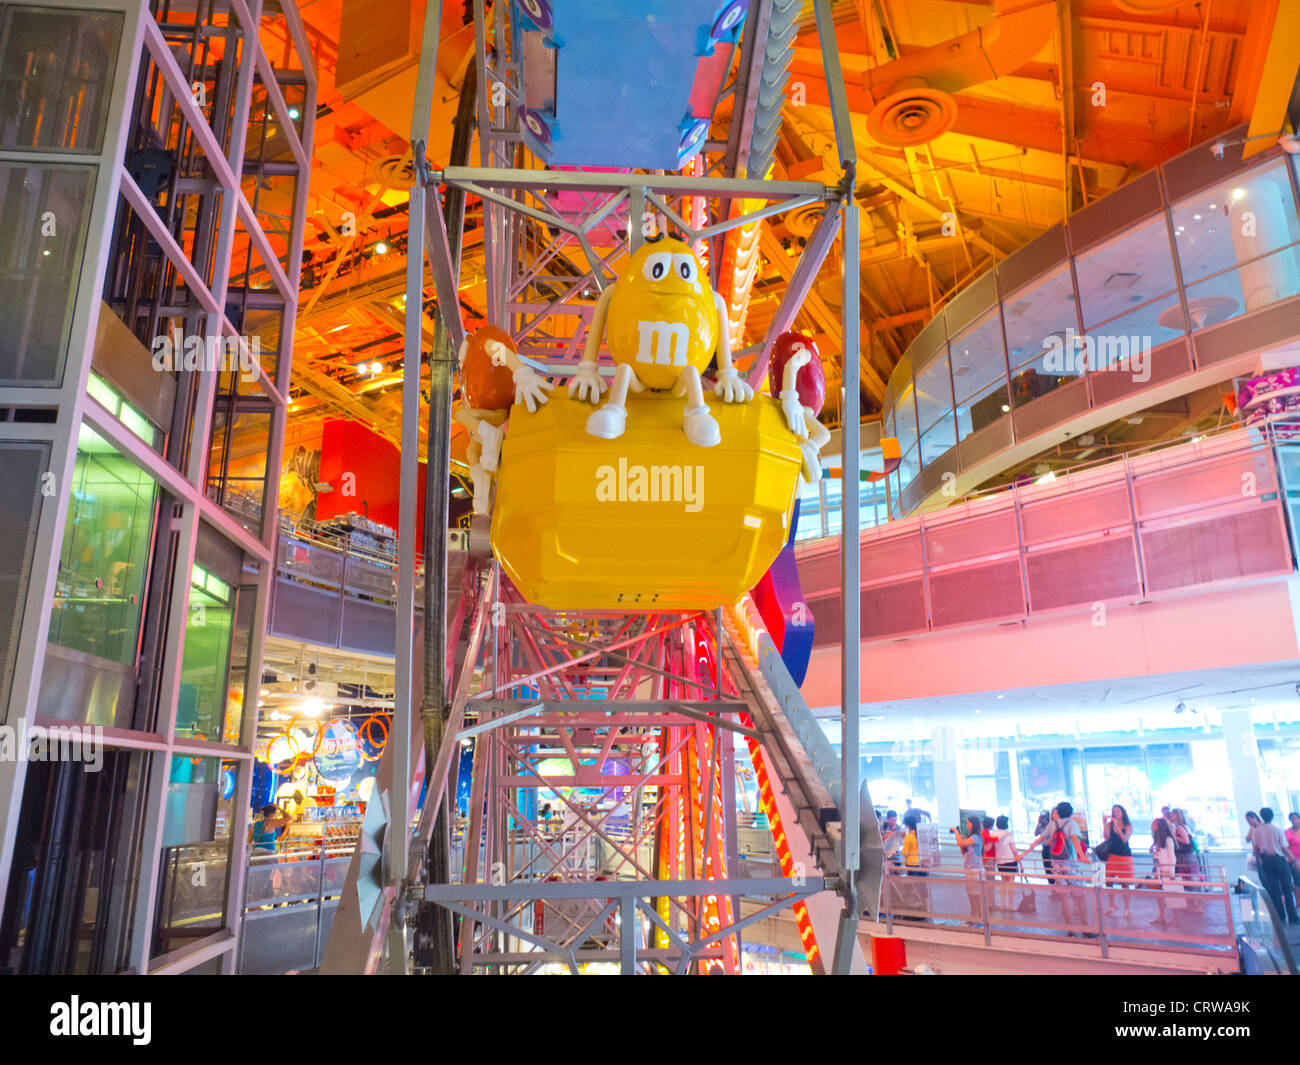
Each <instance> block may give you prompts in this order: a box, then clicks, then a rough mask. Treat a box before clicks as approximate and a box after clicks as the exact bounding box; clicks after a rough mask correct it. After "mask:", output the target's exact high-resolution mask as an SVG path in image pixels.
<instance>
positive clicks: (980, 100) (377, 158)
mask: <svg viewBox="0 0 1300 1065" xmlns="http://www.w3.org/2000/svg"><path fill="white" fill-rule="evenodd" d="M465 6H466V7H468V6H469V5H465ZM1029 6H1034V5H1026V4H1023V3H1019V4H1017V3H1002V4H994V3H988V2H983V0H839V2H838V3H833V5H832V7H833V11H834V15H835V20H836V28H837V37H838V42H839V49H840V55H841V61H842V63H843V66H844V74H845V80H846V82H847V85H848V98H849V104H850V109H851V111H852V113H853V117H854V127H855V129H854V132H855V137H856V142H857V152H858V202H859V203H860V204H861V205H862V207H863V209H864V215H863V223H862V244H861V248H860V260H861V267H862V283H861V290H860V299H861V314H862V324H863V335H862V353H863V354H862V365H861V371H862V389H863V399H864V403H865V409H867V410H872V409H878V406H879V401H880V397H881V395H882V394H883V390H884V382H885V380H886V379H887V378H888V376H889V373H890V371H891V369H892V367H893V366H894V364H895V363H896V361H897V360H898V357H899V355H900V354H901V353H902V352H903V350H904V349H905V348H906V347H907V344H908V342H909V341H910V340H911V338H912V337H913V336H915V335H916V333H917V332H918V331H919V330H920V329H921V327H922V326H923V325H924V324H925V323H926V322H927V321H928V320H929V318H930V317H931V315H932V314H933V312H934V310H935V309H936V308H938V307H940V306H942V305H943V304H944V303H945V302H946V301H947V300H948V299H950V298H951V297H952V295H953V294H954V293H955V292H957V291H958V290H960V288H961V287H962V286H963V285H964V284H966V283H967V282H968V281H969V280H970V279H971V278H973V277H975V276H977V275H978V274H979V273H981V272H983V271H984V270H985V269H987V268H988V266H989V265H991V264H992V263H994V262H995V261H998V260H1000V259H1002V258H1004V257H1005V256H1006V255H1007V254H1008V253H1010V252H1012V251H1014V250H1015V249H1017V248H1019V247H1020V246H1022V245H1023V244H1025V243H1026V242H1028V241H1029V240H1031V239H1032V238H1033V237H1035V236H1036V235H1038V234H1039V233H1041V232H1042V231H1043V230H1045V229H1047V228H1049V227H1050V226H1052V225H1055V224H1056V223H1058V222H1060V221H1061V220H1062V218H1063V217H1065V216H1066V215H1068V214H1069V213H1071V212H1073V211H1075V210H1078V209H1079V208H1081V207H1083V206H1085V205H1086V204H1088V203H1091V202H1093V201H1095V200H1096V199H1098V198H1099V197H1101V196H1104V195H1106V194H1107V193H1108V192H1110V191H1112V190H1114V189H1115V188H1118V187H1119V186H1120V185H1122V184H1124V183H1125V182H1127V181H1129V180H1131V179H1132V178H1133V177H1135V176H1136V175H1138V174H1141V173H1143V172H1145V171H1147V170H1149V169H1150V168H1152V167H1153V166H1155V165H1157V164H1158V163H1160V162H1162V161H1164V160H1166V159H1169V158H1171V157H1172V156H1174V155H1176V154H1178V153H1179V152H1181V151H1184V150H1185V149H1187V148H1188V147H1189V146H1191V145H1193V144H1196V143H1199V142H1201V141H1203V140H1205V139H1206V138H1209V137H1213V136H1214V135H1216V134H1218V133H1220V132H1222V131H1223V130H1226V129H1228V128H1230V127H1232V126H1234V125H1236V124H1238V123H1240V122H1242V121H1245V120H1246V119H1247V118H1248V117H1249V116H1250V113H1251V110H1252V107H1253V105H1254V98H1255V95H1256V92H1257V90H1258V86H1259V81H1260V71H1261V68H1262V65H1263V61H1264V56H1265V53H1266V50H1267V47H1268V43H1269V39H1270V36H1271V34H1272V33H1273V27H1274V22H1275V18H1276V14H1277V7H1278V3H1277V0H1214V2H1212V3H1211V2H1208V0H1207V2H1205V3H1201V4H1194V3H1183V4H1177V5H1173V6H1171V5H1169V4H1168V3H1167V0H1166V2H1162V0H1123V2H1121V0H1066V2H1065V3H1063V4H1060V5H1055V4H1050V3H1049V4H1047V5H1045V7H1046V8H1048V9H1049V10H1050V11H1051V25H1050V26H1047V27H1046V30H1045V37H1044V43H1043V44H1042V46H1041V47H1039V48H1037V49H1036V50H1031V51H1030V53H1029V54H1026V55H1023V56H1021V55H1018V54H1014V53H1009V58H1007V59H1006V60H1005V62H1006V63H1008V64H1010V65H1009V66H1008V69H1006V70H1005V71H1002V72H999V74H998V76H997V77H996V78H990V79H989V80H983V81H978V80H977V81H976V83H974V84H970V85H967V86H966V87H964V88H961V89H959V90H958V91H955V92H953V93H952V98H953V100H954V101H955V103H956V115H955V119H954V121H953V122H952V125H951V127H950V128H949V129H948V130H947V132H944V133H942V134H940V135H939V136H938V137H937V138H935V139H933V140H931V141H929V142H928V143H925V144H921V145H918V146H916V147H907V148H898V147H888V146H886V145H883V144H881V143H879V142H878V141H877V140H875V139H873V137H872V136H871V135H870V134H869V132H868V124H867V115H868V113H869V112H870V111H871V109H872V106H873V100H872V97H871V95H870V90H871V85H872V81H873V78H878V77H879V76H880V71H881V70H882V69H883V68H884V67H885V64H887V63H891V62H898V61H906V60H907V59H908V57H909V56H916V55H917V53H919V52H921V51H922V50H923V49H926V48H928V47H930V46H933V45H936V44H941V43H942V42H945V41H950V40H952V39H954V38H958V37H960V36H961V35H962V34H965V33H968V32H970V31H972V30H974V29H976V28H980V27H985V28H986V33H988V32H990V30H989V29H988V28H989V27H990V24H991V23H993V22H994V20H996V19H999V18H1001V17H1005V16H1006V15H1008V14H1009V13H1014V12H1016V11H1017V10H1018V9H1023V8H1026V7H1029ZM345 7H346V8H347V10H346V12H345V10H344V8H345ZM420 7H421V10H417V11H416V12H414V16H413V21H411V22H410V24H411V25H412V26H414V27H418V23H419V18H420V17H422V5H420ZM1159 8H1163V10H1156V9H1159ZM301 11H302V15H303V18H304V20H305V22H306V23H307V27H308V32H309V35H310V38H311V41H312V44H313V48H314V52H315V59H316V64H317V70H318V73H319V76H320V83H321V92H320V99H319V105H320V106H319V108H318V117H317V122H316V131H315V151H314V159H313V165H312V176H311V190H310V191H311V201H310V208H309V220H308V226H307V237H306V243H305V248H306V251H307V253H308V257H307V259H306V262H305V265H304V288H303V292H302V298H301V303H300V312H299V320H298V330H297V337H296V344H295V351H294V372H293V385H294V395H293V409H294V419H295V420H299V421H301V420H306V419H315V418H318V417H323V416H344V417H351V418H356V419H359V420H362V421H365V422H366V423H367V424H370V425H372V426H373V427H374V428H375V429H376V431H378V432H380V433H381V434H382V435H384V436H386V437H388V438H390V439H393V440H396V439H397V438H398V431H399V423H400V417H399V415H400V402H401V400H400V391H401V390H400V385H401V368H400V362H401V353H402V315H403V308H404V299H403V291H404V271H405V255H404V253H403V250H402V249H403V246H404V236H405V230H406V201H407V193H406V191H405V190H406V187H407V186H408V184H409V183H410V181H411V171H410V167H409V154H408V145H407V143H406V141H405V140H404V139H403V136H402V135H401V131H402V130H403V129H405V128H407V124H408V123H409V120H410V106H411V104H410V101H411V97H412V89H413V79H414V62H415V57H414V51H415V48H418V39H416V41H415V46H414V47H412V48H410V49H408V54H407V55H406V56H401V55H396V56H393V57H392V58H391V61H390V62H388V63H387V64H377V63H375V62H373V60H371V59H366V58H364V57H363V58H361V59H358V54H359V53H363V52H365V50H366V49H367V48H368V47H370V46H371V43H370V42H367V41H366V40H364V39H362V38H363V37H364V34H361V35H359V34H358V32H357V29H356V27H358V26H360V27H363V28H364V27H366V26H368V25H370V24H371V22H372V21H377V20H381V19H385V20H387V22H388V23H389V24H390V28H391V24H392V23H393V22H394V20H396V21H397V22H402V21H403V20H407V21H410V20H411V13H410V12H409V11H408V10H407V8H406V7H405V5H404V4H403V3H402V2H401V0H306V2H305V3H304V4H303V5H301ZM1058 11H1063V12H1064V13H1065V14H1064V16H1062V15H1060V14H1059V13H1058ZM345 24H346V26H347V31H346V42H345V45H344V46H343V47H342V48H340V44H339V40H340V34H341V32H342V27H343V26H344V25H345ZM800 25H801V33H800V36H799V37H798V38H797V39H796V42H795V53H794V58H793V60H792V63H791V66H790V83H789V85H788V86H787V92H788V97H787V103H786V106H785V110H784V113H783V119H782V127H781V136H780V141H779V144H778V147H777V152H776V160H775V164H774V168H773V174H772V176H773V177H778V178H785V177H789V178H795V179H809V178H812V179H818V178H820V179H824V180H827V181H831V182H833V181H834V180H836V179H837V178H838V176H839V167H838V165H837V164H836V163H835V158H836V157H835V154H834V151H833V141H832V136H831V115H830V111H829V109H828V107H827V106H826V86H825V81H824V79H823V75H822V67H821V58H820V52H819V50H818V42H817V36H816V32H815V27H814V22H813V16H812V5H811V3H808V4H806V5H805V10H804V13H803V16H802V21H801V24H800ZM442 30H443V33H442V43H441V46H440V50H439V73H438V84H437V89H436V90H435V108H434V115H433V123H432V133H431V142H430V145H429V148H428V153H427V154H428V157H429V159H430V160H431V162H432V163H433V164H434V165H435V166H436V165H441V164H443V163H445V162H446V159H447V154H448V152H449V150H450V143H451V117H452V115H453V114H454V111H455V107H456V99H457V95H458V92H459V87H460V81H461V79H462V78H463V76H464V71H465V69H466V67H467V65H468V62H469V59H470V55H471V49H472V46H473V33H472V27H471V26H468V25H466V23H465V22H464V12H463V9H462V5H461V3H460V2H458V0H448V2H446V3H444V5H443V27H442ZM925 59H926V57H922V60H923V61H925ZM367 64H369V66H370V67H371V68H372V69H371V72H370V74H369V75H367V74H366V72H365V69H364V68H366V66H367ZM340 67H342V68H343V70H344V74H343V77H340V75H339V70H340ZM358 70H360V71H361V73H360V74H358ZM873 71H877V73H876V74H873V73H872V72H873ZM1063 72H1064V73H1063ZM986 76H987V72H986ZM340 83H343V84H344V88H345V89H346V90H347V91H346V93H344V92H341V91H340V89H339V84H340ZM1097 83H1101V84H1102V85H1104V87H1105V99H1104V106H1097V105H1095V104H1096V102H1097V101H1098V100H1099V99H1100V97H1099V95H1098V94H1097V91H1096V89H1095V88H1094V86H1095V85H1096V84H1097ZM1063 85H1067V86H1069V85H1072V86H1074V91H1073V92H1068V91H1067V92H1063V91H1062V86H1063ZM729 120H730V115H729V113H728V111H727V110H726V109H724V110H723V111H721V112H720V113H719V114H718V115H717V116H716V118H715V126H714V131H713V136H714V138H715V139H724V140H725V137H726V127H727V124H728V122H729ZM477 152H478V149H477V145H476V146H475V148H474V152H473V156H472V157H473V158H477ZM468 211H469V217H470V219H471V220H472V218H473V215H474V211H475V206H474V204H473V202H471V204H470V206H469V209H468ZM345 212H351V213H352V215H354V216H355V227H356V235H355V236H354V237H352V238H349V237H348V236H346V234H345V230H344V226H343V223H344V221H345V219H346V218H347V215H345ZM946 214H949V215H951V216H953V217H955V219H956V220H957V223H958V224H957V226H956V227H953V226H951V225H949V226H948V227H946V228H945V215H946ZM471 224H472V222H471ZM954 228H955V231H954ZM809 232H810V219H809V217H808V216H807V215H806V214H799V215H797V216H796V217H787V218H786V219H784V220H782V221H780V222H778V223H776V224H773V225H771V226H769V227H767V228H766V230H765V232H764V235H763V238H762V243H761V252H762V262H761V266H760V270H759V276H758V280H757V282H756V286H755V289H754V294H753V298H752V300H751V303H750V314H749V320H748V323H747V337H746V340H745V342H746V343H752V342H754V341H757V340H759V339H761V338H762V336H763V334H764V332H765V330H766V327H767V324H768V322H769V320H770V318H771V315H772V313H773V312H774V311H775V309H776V307H777V305H778V303H779V300H780V297H781V293H782V291H783V289H784V284H785V281H786V279H787V278H788V276H789V274H790V271H791V270H792V269H793V267H794V264H795V262H796V261H797V260H796V258H795V257H794V255H795V254H797V251H798V245H799V241H800V240H801V238H803V237H806V236H807V235H808V233H809ZM381 241H382V242H384V244H385V245H387V249H388V250H387V252H386V253H382V254H381V249H380V247H379V242H381ZM838 254H839V253H838V250H837V251H836V252H834V253H833V254H832V255H831V256H830V257H829V258H828V260H827V262H826V264H825V266H824V267H823V271H822V276H821V279H820V280H819V283H818V284H817V285H816V286H815V288H814V290H813V292H812V294H811V296H810V297H809V299H808V301H807V302H806V303H805V305H804V308H803V310H802V311H801V313H800V317H799V320H798V322H797V326H798V327H799V328H802V329H804V330H807V331H808V332H811V333H813V334H816V335H817V336H818V337H819V339H820V341H821V350H822V353H823V356H824V357H826V358H827V360H828V363H829V362H832V361H833V359H834V356H835V353H836V352H837V351H838V350H839V349H840V335H839V316H840V308H839V301H840V296H839V281H838V277H839V269H840V265H841V264H840V263H839V261H838V260H837V258H836V256H837V255H838ZM461 276H462V281H461V289H462V291H461V297H462V301H463V306H464V309H465V312H466V319H467V322H468V323H469V324H471V325H472V324H473V322H474V321H476V320H479V319H480V318H481V316H482V315H483V313H484V308H485V306H486V302H485V293H484V285H483V260H482V254H481V245H479V244H478V243H477V241H476V234H475V233H474V232H473V231H472V230H469V229H468V227H467V234H466V249H465V256H464V261H463V265H462V275H461ZM309 280H310V281H311V282H313V284H312V287H307V285H308V281H309ZM430 326H431V323H430ZM375 364H378V372H375V369H374V367H375ZM359 366H364V370H363V371H359V370H358V367H359ZM827 369H828V377H829V378H831V380H830V381H829V383H830V384H831V386H832V387H831V389H830V390H829V391H830V394H831V395H834V392H835V390H834V383H835V379H836V378H837V377H838V371H837V370H836V369H835V368H834V367H833V366H830V365H828V367H827ZM828 413H829V415H830V416H831V417H832V419H833V417H834V413H835V412H834V411H829V412H828Z"/></svg>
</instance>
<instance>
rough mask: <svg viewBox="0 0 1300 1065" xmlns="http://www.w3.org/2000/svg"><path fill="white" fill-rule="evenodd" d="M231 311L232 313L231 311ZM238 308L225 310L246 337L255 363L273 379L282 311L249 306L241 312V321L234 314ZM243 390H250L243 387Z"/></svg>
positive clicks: (277, 363) (282, 322) (281, 325)
mask: <svg viewBox="0 0 1300 1065" xmlns="http://www.w3.org/2000/svg"><path fill="white" fill-rule="evenodd" d="M232 312H233V313H232ZM238 313H239V311H238V308H235V307H231V308H229V309H228V310H227V314H229V315H230V317H231V321H232V322H233V323H234V326H235V328H236V329H239V330H240V331H241V332H242V333H243V335H244V336H245V337H247V338H248V344H249V351H250V354H253V355H255V357H256V361H257V363H258V364H259V365H260V366H261V367H262V369H263V370H264V371H265V372H266V376H267V377H269V378H270V379H271V381H272V382H274V381H275V370H276V367H277V366H278V365H279V357H278V356H279V352H280V333H281V331H282V329H283V327H284V311H283V310H281V309H279V308H277V307H249V308H248V309H247V310H245V311H244V312H243V321H242V322H240V321H239V320H238V319H237V317H236V315H237V314H238ZM245 391H250V390H249V389H245Z"/></svg>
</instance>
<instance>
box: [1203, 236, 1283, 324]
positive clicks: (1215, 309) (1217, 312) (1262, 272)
mask: <svg viewBox="0 0 1300 1065" xmlns="http://www.w3.org/2000/svg"><path fill="white" fill-rule="evenodd" d="M1297 293H1300V246H1292V247H1290V248H1283V249H1282V250H1281V251H1278V252H1274V253H1273V254H1272V255H1269V256H1266V257H1265V258H1263V259H1259V260H1257V261H1255V262H1251V263H1247V264H1246V265H1245V266H1242V267H1240V268H1239V269H1236V270H1231V271H1229V272H1228V273H1226V274H1218V275H1217V276H1215V277H1211V278H1208V279H1207V280H1205V281H1201V282H1198V283H1197V284H1195V285H1188V286H1187V311H1188V314H1190V315H1191V318H1192V331H1193V332H1195V331H1197V330H1198V329H1204V328H1205V327H1206V326H1210V325H1214V324H1215V323H1216V322H1222V321H1224V320H1225V319H1228V318H1236V317H1237V316H1238V315H1241V314H1244V313H1245V312H1246V311H1250V310H1255V309H1256V308H1258V307H1262V306H1266V305H1268V304H1270V303H1276V302H1277V301H1279V300H1284V299H1287V298H1288V297H1290V296H1294V295H1296V294H1297Z"/></svg>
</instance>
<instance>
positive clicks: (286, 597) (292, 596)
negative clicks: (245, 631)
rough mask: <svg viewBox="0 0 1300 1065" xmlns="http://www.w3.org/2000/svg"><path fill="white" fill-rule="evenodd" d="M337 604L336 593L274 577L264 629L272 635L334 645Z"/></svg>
mask: <svg viewBox="0 0 1300 1065" xmlns="http://www.w3.org/2000/svg"><path fill="white" fill-rule="evenodd" d="M339 607H340V596H339V594H338V592H325V591H321V590H319V589H316V588H309V587H308V586H307V585H305V584H298V583H297V582H295V581H286V580H283V579H281V580H277V581H276V582H275V599H274V601H273V602H272V604H271V620H270V623H269V624H268V626H267V630H268V632H269V633H270V634H271V635H272V636H287V637H288V638H290V639H293V640H302V641H304V642H305V643H319V644H324V645H325V646H327V647H334V646H335V645H336V644H337V643H338V638H339Z"/></svg>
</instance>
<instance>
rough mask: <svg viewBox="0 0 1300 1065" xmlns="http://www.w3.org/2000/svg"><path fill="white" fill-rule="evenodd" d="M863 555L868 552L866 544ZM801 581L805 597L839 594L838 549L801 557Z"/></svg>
mask: <svg viewBox="0 0 1300 1065" xmlns="http://www.w3.org/2000/svg"><path fill="white" fill-rule="evenodd" d="M862 553H863V555H864V556H865V555H866V553H867V549H866V547H865V546H864V549H863V552H862ZM799 583H800V585H802V587H803V594H804V598H805V599H809V600H811V599H813V598H815V597H817V596H821V595H825V594H826V593H827V592H831V591H833V592H836V593H837V594H838V592H839V587H840V556H839V552H837V551H829V552H826V553H825V554H816V555H804V556H801V557H800V558H799Z"/></svg>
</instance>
